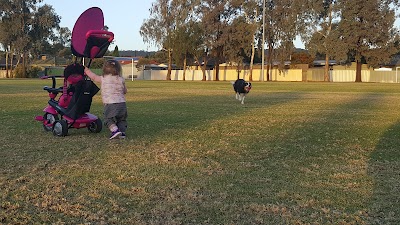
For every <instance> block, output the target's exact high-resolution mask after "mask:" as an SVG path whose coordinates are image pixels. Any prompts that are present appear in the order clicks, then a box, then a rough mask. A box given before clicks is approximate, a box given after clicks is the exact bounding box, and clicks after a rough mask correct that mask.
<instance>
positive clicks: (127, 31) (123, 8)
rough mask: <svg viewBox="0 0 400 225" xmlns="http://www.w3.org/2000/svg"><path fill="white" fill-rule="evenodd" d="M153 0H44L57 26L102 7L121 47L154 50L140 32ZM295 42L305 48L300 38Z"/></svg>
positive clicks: (70, 24)
mask: <svg viewBox="0 0 400 225" xmlns="http://www.w3.org/2000/svg"><path fill="white" fill-rule="evenodd" d="M153 2H155V1H153V0H68V1H65V0H44V1H43V3H44V4H48V5H51V6H53V8H54V10H55V12H56V14H57V15H59V16H60V17H61V22H60V26H61V27H68V28H69V29H70V30H71V32H72V29H73V28H74V25H75V22H76V20H77V19H78V18H79V16H80V15H81V14H82V13H83V12H84V11H85V10H86V9H88V8H90V7H94V6H95V7H99V8H100V9H101V10H102V11H103V15H104V25H107V26H108V28H109V31H111V32H113V33H114V44H112V45H111V46H110V49H114V47H115V45H117V46H118V49H119V50H120V51H121V50H138V51H140V50H144V51H156V50H157V49H158V48H157V47H156V46H154V45H151V44H149V43H144V42H143V38H142V37H141V36H140V34H139V30H140V27H141V25H142V24H143V21H144V20H145V19H147V18H149V16H150V11H149V9H150V8H151V4H152V3H153ZM295 46H296V47H299V48H304V45H303V43H301V41H299V40H296V41H295Z"/></svg>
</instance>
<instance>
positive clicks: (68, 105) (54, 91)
mask: <svg viewBox="0 0 400 225" xmlns="http://www.w3.org/2000/svg"><path fill="white" fill-rule="evenodd" d="M103 28H104V19H103V13H102V11H101V9H100V8H97V7H92V8H90V9H88V10H86V11H85V12H84V13H82V14H81V16H80V17H79V19H78V20H77V22H76V23H75V26H74V29H73V31H72V37H71V51H72V53H73V54H74V56H75V63H73V64H70V65H68V66H67V67H66V68H65V69H64V74H63V78H64V79H63V83H64V84H63V86H62V87H58V88H57V87H56V77H55V76H45V77H42V78H44V79H48V78H51V79H52V86H51V87H47V86H45V87H44V88H43V89H44V90H45V91H47V92H48V93H49V97H50V100H49V101H48V105H47V106H46V107H45V108H44V109H43V112H44V115H43V116H36V117H35V120H37V121H40V122H42V124H43V128H44V130H45V131H52V132H53V134H54V135H56V136H67V135H68V129H70V128H76V129H80V128H87V129H88V130H89V131H90V132H93V133H98V132H100V131H101V130H102V127H103V123H102V121H101V119H100V118H98V117H97V116H95V115H93V114H91V113H89V110H90V106H91V104H92V98H93V96H94V95H95V94H96V93H97V92H98V91H99V88H98V87H97V86H96V85H95V84H94V83H93V81H91V80H90V78H89V77H87V76H86V75H85V74H84V66H83V63H82V62H83V61H84V59H85V58H89V62H88V64H87V67H90V64H91V62H92V59H94V58H102V57H103V56H104V54H105V52H106V51H107V49H108V47H109V45H110V44H111V42H112V41H113V39H114V34H113V33H112V32H109V31H106V30H104V29H103ZM78 59H80V60H79V62H78ZM61 93H62V94H61ZM59 94H61V95H60V96H59ZM57 96H59V98H58V99H56V98H57Z"/></svg>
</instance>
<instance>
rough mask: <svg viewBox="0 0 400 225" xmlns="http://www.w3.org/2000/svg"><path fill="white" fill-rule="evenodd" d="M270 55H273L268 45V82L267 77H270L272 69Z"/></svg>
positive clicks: (270, 46) (270, 45)
mask: <svg viewBox="0 0 400 225" xmlns="http://www.w3.org/2000/svg"><path fill="white" fill-rule="evenodd" d="M272 54H273V49H272V44H268V56H267V81H269V80H270V79H269V77H270V76H269V75H270V69H272V68H274V66H273V64H272Z"/></svg>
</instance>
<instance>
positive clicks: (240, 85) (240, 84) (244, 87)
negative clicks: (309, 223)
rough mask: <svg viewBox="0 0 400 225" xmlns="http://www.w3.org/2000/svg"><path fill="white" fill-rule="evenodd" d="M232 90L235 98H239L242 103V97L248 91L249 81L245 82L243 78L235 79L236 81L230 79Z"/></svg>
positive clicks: (249, 87)
mask: <svg viewBox="0 0 400 225" xmlns="http://www.w3.org/2000/svg"><path fill="white" fill-rule="evenodd" d="M232 85H233V90H234V91H235V93H236V99H237V100H239V101H240V102H241V103H242V104H244V98H245V97H246V95H247V93H249V92H250V89H251V83H250V82H246V81H245V80H243V79H237V80H236V81H232Z"/></svg>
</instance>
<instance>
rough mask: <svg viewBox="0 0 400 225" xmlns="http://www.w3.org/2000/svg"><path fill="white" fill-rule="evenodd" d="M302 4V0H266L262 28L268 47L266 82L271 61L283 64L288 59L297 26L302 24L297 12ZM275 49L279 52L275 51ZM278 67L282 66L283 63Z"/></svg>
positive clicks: (271, 64)
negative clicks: (276, 60) (278, 61)
mask: <svg viewBox="0 0 400 225" xmlns="http://www.w3.org/2000/svg"><path fill="white" fill-rule="evenodd" d="M302 4H303V1H302V0H279V1H278V0H266V4H265V15H266V17H265V23H264V26H265V33H266V39H265V41H266V44H267V47H268V54H267V80H269V79H270V78H269V77H270V74H269V73H270V68H272V66H273V60H274V59H278V60H280V61H281V62H283V61H284V60H286V59H288V58H289V56H290V54H291V52H292V50H293V47H294V46H293V40H294V39H295V37H296V34H297V32H298V24H300V22H302V21H299V19H300V18H301V17H299V15H300V11H299V10H300V9H301V7H302ZM262 46H264V43H262ZM260 47H261V46H260ZM263 49H264V48H263ZM276 49H279V51H278V52H277V51H275V50H276ZM263 63H264V62H263ZM280 65H281V66H283V63H281V64H280Z"/></svg>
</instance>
